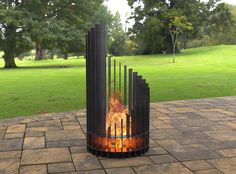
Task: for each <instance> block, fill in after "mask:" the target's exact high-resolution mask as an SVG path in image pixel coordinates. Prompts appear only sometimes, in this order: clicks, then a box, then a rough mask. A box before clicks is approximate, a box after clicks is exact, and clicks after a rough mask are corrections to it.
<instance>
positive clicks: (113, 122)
mask: <svg viewBox="0 0 236 174" xmlns="http://www.w3.org/2000/svg"><path fill="white" fill-rule="evenodd" d="M128 113H129V110H128V108H127V107H126V106H124V105H123V104H122V101H121V93H120V92H118V93H113V94H112V95H111V97H110V99H109V110H108V112H107V114H106V137H96V136H94V137H93V139H92V144H94V146H96V147H99V148H100V149H102V150H103V151H106V152H130V151H134V150H137V149H138V148H140V147H142V144H143V143H144V139H143V137H135V136H132V131H131V122H132V120H131V116H128V117H127V115H128ZM127 118H128V119H129V120H127ZM127 123H128V124H129V125H127ZM127 133H128V134H127Z"/></svg>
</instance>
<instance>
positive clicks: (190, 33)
mask: <svg viewBox="0 0 236 174" xmlns="http://www.w3.org/2000/svg"><path fill="white" fill-rule="evenodd" d="M128 2H129V5H130V7H131V8H132V9H133V14H132V17H131V18H133V19H134V20H135V25H134V26H133V28H131V29H130V34H131V37H132V40H133V41H134V42H135V43H136V44H137V51H138V52H137V53H139V54H155V53H161V52H167V53H172V50H173V44H172V38H171V34H170V24H171V22H173V19H177V18H178V19H181V18H182V19H186V22H187V23H186V22H185V24H191V29H190V28H189V27H186V26H184V25H183V23H182V24H181V23H179V26H182V32H181V33H180V35H179V39H178V43H177V48H176V50H177V51H178V50H180V49H184V48H188V47H196V46H203V45H206V46H208V45H216V44H236V35H235V30H236V15H235V14H236V6H231V5H228V4H225V3H220V0H208V1H199V0H160V1H156V0H148V1H146V0H128ZM173 27H175V26H173Z"/></svg>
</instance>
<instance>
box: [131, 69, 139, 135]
mask: <svg viewBox="0 0 236 174" xmlns="http://www.w3.org/2000/svg"><path fill="white" fill-rule="evenodd" d="M137 77H138V73H137V72H133V109H132V114H131V119H132V124H131V125H132V130H131V131H132V136H136V135H137V126H138V125H137V112H138V110H137V102H138V101H137V94H138V93H137V87H138V83H137Z"/></svg>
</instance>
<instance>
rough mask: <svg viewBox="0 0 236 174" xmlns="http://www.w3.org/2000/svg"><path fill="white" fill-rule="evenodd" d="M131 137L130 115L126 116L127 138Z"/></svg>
mask: <svg viewBox="0 0 236 174" xmlns="http://www.w3.org/2000/svg"><path fill="white" fill-rule="evenodd" d="M129 136H130V115H129V114H127V115H126V137H127V138H129Z"/></svg>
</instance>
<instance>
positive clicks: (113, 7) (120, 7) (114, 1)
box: [105, 0, 236, 29]
mask: <svg viewBox="0 0 236 174" xmlns="http://www.w3.org/2000/svg"><path fill="white" fill-rule="evenodd" d="M222 2H226V3H229V4H234V5H236V0H222ZM105 4H106V5H107V6H108V9H109V10H110V11H111V12H112V14H115V13H116V12H117V11H118V12H119V13H120V15H121V22H122V24H123V26H124V29H125V28H126V27H131V26H132V25H133V23H134V22H133V21H132V20H131V21H129V23H128V24H126V19H127V17H129V16H130V13H131V9H130V7H129V5H128V2H127V0H108V1H107V2H106V3H105Z"/></svg>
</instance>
